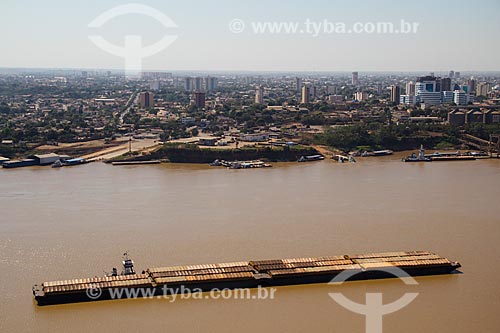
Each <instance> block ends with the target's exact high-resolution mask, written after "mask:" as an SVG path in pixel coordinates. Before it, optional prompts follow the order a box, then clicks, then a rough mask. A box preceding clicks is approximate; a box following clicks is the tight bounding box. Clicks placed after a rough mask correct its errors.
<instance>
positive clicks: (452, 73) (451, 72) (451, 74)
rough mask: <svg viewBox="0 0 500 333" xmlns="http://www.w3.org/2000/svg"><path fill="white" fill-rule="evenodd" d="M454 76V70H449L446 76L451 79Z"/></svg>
mask: <svg viewBox="0 0 500 333" xmlns="http://www.w3.org/2000/svg"><path fill="white" fill-rule="evenodd" d="M454 76H455V72H454V71H450V73H449V74H448V77H449V78H450V79H453V77H454Z"/></svg>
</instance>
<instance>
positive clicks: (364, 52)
mask: <svg viewBox="0 0 500 333" xmlns="http://www.w3.org/2000/svg"><path fill="white" fill-rule="evenodd" d="M134 2H135V3H141V4H145V5H149V6H151V7H154V8H156V9H158V10H159V11H161V12H163V13H165V14H166V15H167V16H169V17H170V18H171V19H172V20H173V21H174V22H175V23H176V24H177V26H178V28H170V29H166V28H165V27H164V26H162V25H161V24H160V23H159V22H157V21H155V20H154V19H153V18H150V17H147V16H144V15H137V14H130V15H124V16H121V17H118V18H115V19H114V20H111V21H109V22H108V23H106V24H105V25H103V26H102V27H100V28H89V27H88V24H89V23H90V22H91V21H92V20H93V19H94V18H95V17H97V16H98V15H99V14H101V13H102V12H104V11H106V10H108V9H110V8H112V7H114V6H117V5H123V4H127V3H134ZM0 13H1V19H0V29H1V31H2V33H1V35H0V42H1V43H0V45H1V46H0V47H1V49H0V67H57V68H113V69H120V68H123V66H124V61H123V59H122V58H120V57H116V56H113V55H111V54H108V53H106V52H104V51H103V50H101V49H99V48H98V47H97V46H95V45H94V44H93V43H92V42H91V41H90V40H89V39H88V35H96V34H98V35H101V36H102V37H104V38H105V39H107V40H108V41H110V42H111V43H114V44H116V45H123V41H124V36H125V35H131V34H134V35H142V36H143V42H144V44H145V45H147V44H152V43H154V42H156V41H158V40H160V39H161V38H162V37H163V36H164V35H166V34H168V35H178V36H179V37H178V39H177V40H176V41H175V42H174V43H173V44H172V45H171V46H169V47H168V48H166V49H165V50H163V51H162V52H160V53H158V54H156V55H154V56H152V57H149V58H146V59H144V61H143V67H144V68H145V69H148V70H153V69H157V70H214V71H218V70H220V71H222V70H251V71H254V70H255V71H267V70H271V71H352V70H359V71H368V70H373V71H436V72H439V71H448V70H450V69H454V70H457V71H465V70H499V69H500V66H499V55H500V44H499V43H498V40H499V33H500V19H499V16H500V0H482V1H481V0H479V1H470V0H467V1H460V0H453V1H451V0H444V1H443V0H439V1H438V0H430V1H429V0H418V1H417V0H414V1H401V0H377V1H373V0H355V1H347V0H343V1H337V0H307V1H304V0H299V1H296V0H290V1H276V0H252V1H239V0H227V1H226V0H213V1H193V0H182V1H181V0H176V1H171V0H144V1H142V0H141V1H119V0H87V1H69V0H44V1H40V0H1V1H0ZM235 18H238V19H242V20H243V21H244V22H245V24H246V29H245V31H244V32H242V33H240V34H234V33H231V32H230V30H229V22H230V21H231V20H233V19H235ZM306 19H310V20H311V21H315V22H322V21H323V20H328V21H331V22H335V23H338V22H345V23H346V25H347V26H350V25H351V24H352V23H354V22H378V21H386V22H394V23H395V24H397V25H398V26H399V22H400V20H401V19H404V20H406V21H412V22H418V23H419V29H418V32H417V33H416V34H409V35H402V34H399V35H394V34H393V35H387V34H386V35H377V34H320V35H319V36H317V37H312V36H311V35H309V34H304V33H303V34H300V33H297V34H269V33H267V34H254V33H253V32H252V31H251V30H252V27H251V22H256V21H261V22H272V21H276V22H284V21H292V22H304V21H305V20H306ZM301 28H302V26H301Z"/></svg>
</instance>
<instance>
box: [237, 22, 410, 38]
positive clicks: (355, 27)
mask: <svg viewBox="0 0 500 333" xmlns="http://www.w3.org/2000/svg"><path fill="white" fill-rule="evenodd" d="M246 26H247V24H246V23H245V22H244V21H243V20H241V19H238V18H235V19H233V20H231V21H230V22H229V31H230V32H232V33H234V34H241V33H242V32H243V31H245V29H246ZM248 26H249V29H248V32H250V33H253V34H254V35H305V36H311V37H313V38H316V37H319V36H322V35H345V34H370V35H384V34H392V35H398V34H401V35H409V34H416V33H417V32H418V29H419V27H420V23H419V22H410V21H406V20H404V19H401V20H399V21H397V22H396V21H394V22H390V21H374V22H354V23H352V24H351V23H347V22H339V21H335V22H334V21H331V20H327V19H323V20H311V19H309V18H308V19H305V20H304V21H250V22H249V24H248Z"/></svg>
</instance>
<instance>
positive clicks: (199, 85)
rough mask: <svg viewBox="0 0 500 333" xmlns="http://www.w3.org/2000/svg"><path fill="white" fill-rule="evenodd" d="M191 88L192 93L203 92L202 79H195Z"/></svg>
mask: <svg viewBox="0 0 500 333" xmlns="http://www.w3.org/2000/svg"><path fill="white" fill-rule="evenodd" d="M193 88H194V91H197V92H200V91H203V78H201V77H195V78H194V87H193Z"/></svg>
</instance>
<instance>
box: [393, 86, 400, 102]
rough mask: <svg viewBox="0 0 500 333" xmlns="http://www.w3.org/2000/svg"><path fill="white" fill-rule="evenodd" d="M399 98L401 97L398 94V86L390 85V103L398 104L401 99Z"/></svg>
mask: <svg viewBox="0 0 500 333" xmlns="http://www.w3.org/2000/svg"><path fill="white" fill-rule="evenodd" d="M400 96H401V93H400V88H399V86H397V85H392V86H391V102H392V103H393V104H399V101H400V99H401V98H400Z"/></svg>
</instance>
